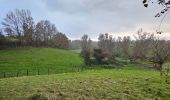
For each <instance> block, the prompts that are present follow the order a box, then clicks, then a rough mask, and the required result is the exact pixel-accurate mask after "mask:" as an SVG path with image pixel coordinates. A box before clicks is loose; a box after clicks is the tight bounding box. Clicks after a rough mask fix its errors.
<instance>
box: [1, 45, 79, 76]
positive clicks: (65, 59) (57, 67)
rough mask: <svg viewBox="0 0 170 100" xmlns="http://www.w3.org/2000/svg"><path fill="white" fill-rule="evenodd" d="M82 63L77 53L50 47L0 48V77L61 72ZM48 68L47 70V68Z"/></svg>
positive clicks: (70, 69)
mask: <svg viewBox="0 0 170 100" xmlns="http://www.w3.org/2000/svg"><path fill="white" fill-rule="evenodd" d="M80 64H82V60H81V58H80V56H79V54H78V53H75V52H71V51H66V50H60V49H52V48H20V49H9V50H0V77H3V76H4V72H6V73H5V75H6V77H8V76H16V74H17V72H19V76H22V75H26V73H27V70H28V72H29V75H35V74H37V73H38V70H39V74H47V73H48V71H50V73H62V72H70V71H72V68H73V65H80ZM48 69H49V70H48Z"/></svg>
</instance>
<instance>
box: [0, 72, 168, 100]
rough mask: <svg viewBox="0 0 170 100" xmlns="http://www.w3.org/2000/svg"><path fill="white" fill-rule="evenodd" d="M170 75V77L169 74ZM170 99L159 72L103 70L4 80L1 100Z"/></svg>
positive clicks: (1, 84)
mask: <svg viewBox="0 0 170 100" xmlns="http://www.w3.org/2000/svg"><path fill="white" fill-rule="evenodd" d="M169 78H170V77H169ZM11 98H12V99H14V100H26V99H28V100H46V99H48V100H115V99H117V100H169V98H170V80H169V81H168V82H165V81H164V78H163V77H162V78H161V77H160V76H159V72H156V71H140V70H127V69H126V70H125V69H124V70H122V69H112V70H110V69H109V70H108V69H102V70H89V71H83V72H79V73H78V72H77V73H65V74H64V73H63V74H56V75H41V76H28V77H19V78H5V79H0V99H1V100H10V99H11Z"/></svg>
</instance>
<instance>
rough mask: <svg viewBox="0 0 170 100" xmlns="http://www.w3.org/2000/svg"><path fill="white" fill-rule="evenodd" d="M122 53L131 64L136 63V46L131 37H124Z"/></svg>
mask: <svg viewBox="0 0 170 100" xmlns="http://www.w3.org/2000/svg"><path fill="white" fill-rule="evenodd" d="M121 47H122V52H123V54H124V56H125V57H127V58H128V59H129V60H130V61H131V62H134V60H135V59H134V56H133V48H134V44H133V42H132V40H131V38H130V36H124V37H123V39H122V43H121Z"/></svg>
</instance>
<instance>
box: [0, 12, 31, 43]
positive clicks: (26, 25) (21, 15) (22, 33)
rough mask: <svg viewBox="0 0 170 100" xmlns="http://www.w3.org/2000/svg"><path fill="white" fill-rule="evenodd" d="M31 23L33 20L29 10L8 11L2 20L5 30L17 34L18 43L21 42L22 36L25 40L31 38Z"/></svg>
mask: <svg viewBox="0 0 170 100" xmlns="http://www.w3.org/2000/svg"><path fill="white" fill-rule="evenodd" d="M33 24H34V21H33V18H32V17H31V12H30V11H29V10H18V9H16V10H15V11H14V12H12V11H10V12H9V13H8V14H7V15H6V18H5V19H4V21H3V22H2V25H3V26H4V28H5V30H6V32H10V34H11V33H12V34H15V35H16V36H17V38H18V40H19V45H21V44H22V42H23V38H24V37H25V38H26V40H30V39H32V34H33V33H32V32H33V31H32V29H33ZM27 42H28V41H27ZM29 42H30V41H29Z"/></svg>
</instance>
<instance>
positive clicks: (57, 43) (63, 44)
mask: <svg viewBox="0 0 170 100" xmlns="http://www.w3.org/2000/svg"><path fill="white" fill-rule="evenodd" d="M52 41H53V45H54V47H57V48H61V49H68V48H69V39H68V38H67V36H66V35H65V34H63V33H61V32H58V33H57V34H55V35H54V36H53V39H52Z"/></svg>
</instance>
